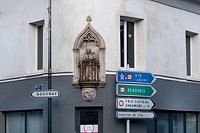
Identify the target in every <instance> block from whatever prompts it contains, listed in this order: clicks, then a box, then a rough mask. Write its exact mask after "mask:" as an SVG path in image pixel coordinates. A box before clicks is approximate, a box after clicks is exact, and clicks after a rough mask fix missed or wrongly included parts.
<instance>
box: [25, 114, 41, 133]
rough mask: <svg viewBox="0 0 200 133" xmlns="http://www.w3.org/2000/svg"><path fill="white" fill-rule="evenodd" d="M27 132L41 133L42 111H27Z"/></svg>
mask: <svg viewBox="0 0 200 133" xmlns="http://www.w3.org/2000/svg"><path fill="white" fill-rule="evenodd" d="M27 133H43V119H42V111H31V112H27Z"/></svg>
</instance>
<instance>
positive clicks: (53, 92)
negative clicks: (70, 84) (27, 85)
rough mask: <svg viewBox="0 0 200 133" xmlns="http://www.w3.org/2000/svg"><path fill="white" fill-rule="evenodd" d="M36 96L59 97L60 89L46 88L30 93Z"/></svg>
mask: <svg viewBox="0 0 200 133" xmlns="http://www.w3.org/2000/svg"><path fill="white" fill-rule="evenodd" d="M30 95H31V96H32V97H34V98H52V97H58V96H59V91H58V90H44V91H32V92H31V94H30Z"/></svg>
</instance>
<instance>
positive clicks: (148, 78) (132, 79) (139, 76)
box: [116, 70, 155, 84]
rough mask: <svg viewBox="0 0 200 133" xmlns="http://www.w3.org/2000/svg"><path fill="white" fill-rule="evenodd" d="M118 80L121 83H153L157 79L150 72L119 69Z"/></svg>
mask: <svg viewBox="0 0 200 133" xmlns="http://www.w3.org/2000/svg"><path fill="white" fill-rule="evenodd" d="M116 81H117V82H121V83H140V84H152V83H153V82H154V81H155V77H154V76H153V74H152V73H148V72H136V71H123V70H119V71H117V74H116Z"/></svg>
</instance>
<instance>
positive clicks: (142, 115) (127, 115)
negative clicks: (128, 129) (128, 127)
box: [116, 111, 156, 119]
mask: <svg viewBox="0 0 200 133" xmlns="http://www.w3.org/2000/svg"><path fill="white" fill-rule="evenodd" d="M116 117H117V118H118V119H154V118H155V117H156V114H155V113H154V112H153V111H150V112H143V111H131V112H129V111H116Z"/></svg>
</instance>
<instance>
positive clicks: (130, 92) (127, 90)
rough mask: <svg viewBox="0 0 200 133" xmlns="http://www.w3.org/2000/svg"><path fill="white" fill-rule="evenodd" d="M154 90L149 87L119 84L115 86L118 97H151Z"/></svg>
mask: <svg viewBox="0 0 200 133" xmlns="http://www.w3.org/2000/svg"><path fill="white" fill-rule="evenodd" d="M155 93H156V90H155V89H154V88H153V87H152V86H151V85H138V84H121V83H118V84H117V86H116V94H117V95H118V96H138V97H152V96H153V95H154V94H155Z"/></svg>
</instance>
